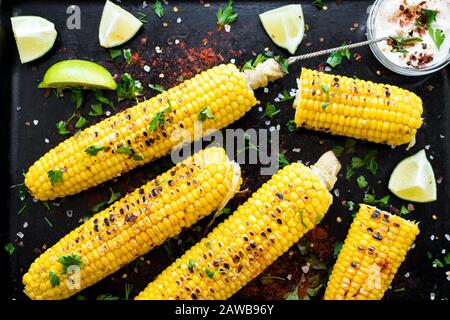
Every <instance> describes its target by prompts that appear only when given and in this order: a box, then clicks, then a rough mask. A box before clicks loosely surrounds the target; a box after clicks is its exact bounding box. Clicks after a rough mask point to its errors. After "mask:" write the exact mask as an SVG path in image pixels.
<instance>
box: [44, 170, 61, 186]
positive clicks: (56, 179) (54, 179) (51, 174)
mask: <svg viewBox="0 0 450 320" xmlns="http://www.w3.org/2000/svg"><path fill="white" fill-rule="evenodd" d="M47 175H48V178H49V179H50V183H51V184H52V186H54V185H55V184H58V183H62V182H63V173H62V171H61V170H49V171H48V172H47Z"/></svg>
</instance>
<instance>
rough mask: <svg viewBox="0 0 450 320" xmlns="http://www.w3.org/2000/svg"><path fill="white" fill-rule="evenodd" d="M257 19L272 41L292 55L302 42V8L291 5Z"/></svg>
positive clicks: (261, 15)
mask: <svg viewBox="0 0 450 320" xmlns="http://www.w3.org/2000/svg"><path fill="white" fill-rule="evenodd" d="M259 19H260V20H261V23H262V25H263V27H264V30H266V32H267V34H268V35H269V37H270V38H271V39H272V41H273V42H274V43H275V44H276V45H278V46H280V47H281V48H284V49H286V50H287V51H289V52H290V53H291V54H294V53H295V51H296V50H297V47H298V45H299V44H300V42H302V39H303V34H304V32H305V19H304V18H303V10H302V6H301V5H299V4H291V5H287V6H283V7H280V8H276V9H273V10H270V11H266V12H264V13H261V14H260V15H259Z"/></svg>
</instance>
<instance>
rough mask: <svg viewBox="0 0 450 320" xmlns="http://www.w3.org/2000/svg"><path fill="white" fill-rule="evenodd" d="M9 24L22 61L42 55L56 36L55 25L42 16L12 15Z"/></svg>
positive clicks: (51, 44)
mask: <svg viewBox="0 0 450 320" xmlns="http://www.w3.org/2000/svg"><path fill="white" fill-rule="evenodd" d="M11 26H12V30H13V33H14V38H15V39H16V45H17V49H18V50H19V56H20V62H22V63H27V62H30V61H33V60H36V59H37V58H40V57H42V56H43V55H44V54H46V53H47V52H48V51H49V50H50V49H51V48H52V47H53V44H54V43H55V40H56V36H57V32H56V30H55V25H54V24H53V23H51V22H50V21H48V20H46V19H44V18H41V17H36V16H19V17H12V18H11Z"/></svg>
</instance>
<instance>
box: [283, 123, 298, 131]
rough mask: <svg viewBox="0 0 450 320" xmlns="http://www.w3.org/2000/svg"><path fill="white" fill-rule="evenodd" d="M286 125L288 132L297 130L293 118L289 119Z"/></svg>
mask: <svg viewBox="0 0 450 320" xmlns="http://www.w3.org/2000/svg"><path fill="white" fill-rule="evenodd" d="M286 127H287V128H288V130H289V131H290V132H294V131H297V130H298V128H297V125H296V124H295V121H294V120H289V121H288V122H286Z"/></svg>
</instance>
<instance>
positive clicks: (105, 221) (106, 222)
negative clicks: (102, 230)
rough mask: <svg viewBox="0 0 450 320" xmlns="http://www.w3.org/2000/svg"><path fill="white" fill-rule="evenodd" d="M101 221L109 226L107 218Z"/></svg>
mask: <svg viewBox="0 0 450 320" xmlns="http://www.w3.org/2000/svg"><path fill="white" fill-rule="evenodd" d="M103 223H104V224H105V226H107V227H109V220H108V218H105V219H104V220H103Z"/></svg>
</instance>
